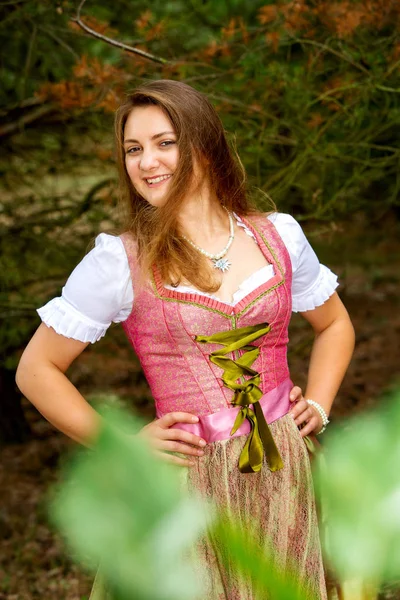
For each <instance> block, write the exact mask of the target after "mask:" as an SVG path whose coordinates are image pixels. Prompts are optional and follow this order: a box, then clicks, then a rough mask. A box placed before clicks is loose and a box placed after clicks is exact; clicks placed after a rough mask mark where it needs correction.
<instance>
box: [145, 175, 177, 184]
mask: <svg viewBox="0 0 400 600" xmlns="http://www.w3.org/2000/svg"><path fill="white" fill-rule="evenodd" d="M170 177H172V175H159V176H158V177H149V178H146V179H145V182H146V183H147V185H149V186H155V185H157V184H160V183H162V182H163V181H167V179H170Z"/></svg>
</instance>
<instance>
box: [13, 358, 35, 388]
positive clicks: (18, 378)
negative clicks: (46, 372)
mask: <svg viewBox="0 0 400 600" xmlns="http://www.w3.org/2000/svg"><path fill="white" fill-rule="evenodd" d="M34 378H35V369H34V367H33V364H32V363H31V361H30V360H29V359H28V357H27V356H26V352H24V353H23V355H22V356H21V358H20V361H19V363H18V366H17V370H16V373H15V383H16V384H17V387H18V389H19V391H20V392H21V394H23V395H24V396H25V397H27V398H28V400H29V389H30V382H31V383H32V382H33V379H34Z"/></svg>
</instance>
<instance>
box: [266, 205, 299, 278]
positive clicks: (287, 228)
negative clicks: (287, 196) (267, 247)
mask: <svg viewBox="0 0 400 600" xmlns="http://www.w3.org/2000/svg"><path fill="white" fill-rule="evenodd" d="M266 217H267V219H268V221H269V222H270V223H272V225H273V226H274V227H275V229H276V230H277V232H278V234H279V235H280V237H281V238H282V241H283V243H284V244H285V246H286V248H287V250H288V252H289V254H290V258H291V260H292V265H293V267H294V269H295V268H296V265H297V262H298V259H299V257H300V255H301V254H302V252H303V251H304V250H305V249H306V248H307V247H308V246H309V242H308V240H307V238H306V236H305V235H304V231H303V229H302V227H301V225H300V223H299V222H298V221H296V219H295V218H294V217H292V215H289V214H287V213H279V212H274V213H270V214H268V215H266Z"/></svg>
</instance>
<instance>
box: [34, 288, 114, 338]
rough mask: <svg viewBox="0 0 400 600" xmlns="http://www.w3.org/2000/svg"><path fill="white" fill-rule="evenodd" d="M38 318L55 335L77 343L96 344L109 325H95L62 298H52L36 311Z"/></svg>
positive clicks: (95, 323) (94, 322)
mask: <svg viewBox="0 0 400 600" xmlns="http://www.w3.org/2000/svg"><path fill="white" fill-rule="evenodd" d="M37 312H38V314H39V317H40V318H41V319H42V321H43V323H44V324H45V325H47V327H52V328H53V329H54V331H55V332H56V333H59V334H61V335H63V336H65V337H67V338H73V339H74V340H78V341H79V342H91V343H92V344H94V342H97V341H98V340H99V339H101V338H102V337H103V336H104V335H105V333H106V331H107V329H108V327H109V326H110V325H111V323H97V322H96V321H93V320H92V319H89V317H86V316H84V315H82V314H81V313H79V312H78V311H77V310H76V309H75V308H74V307H73V306H71V305H70V304H69V303H68V302H67V301H66V300H65V299H64V298H62V297H58V298H53V299H52V300H50V302H48V303H47V304H45V305H44V306H42V307H41V308H38V309H37Z"/></svg>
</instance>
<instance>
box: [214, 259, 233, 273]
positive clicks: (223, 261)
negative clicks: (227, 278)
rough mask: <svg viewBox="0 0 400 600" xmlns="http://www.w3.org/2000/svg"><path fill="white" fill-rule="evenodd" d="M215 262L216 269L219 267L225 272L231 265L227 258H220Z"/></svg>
mask: <svg viewBox="0 0 400 600" xmlns="http://www.w3.org/2000/svg"><path fill="white" fill-rule="evenodd" d="M213 263H214V269H219V270H220V271H222V272H223V273H225V271H228V270H229V267H230V266H231V263H230V262H229V260H228V259H227V258H218V259H217V260H213Z"/></svg>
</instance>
